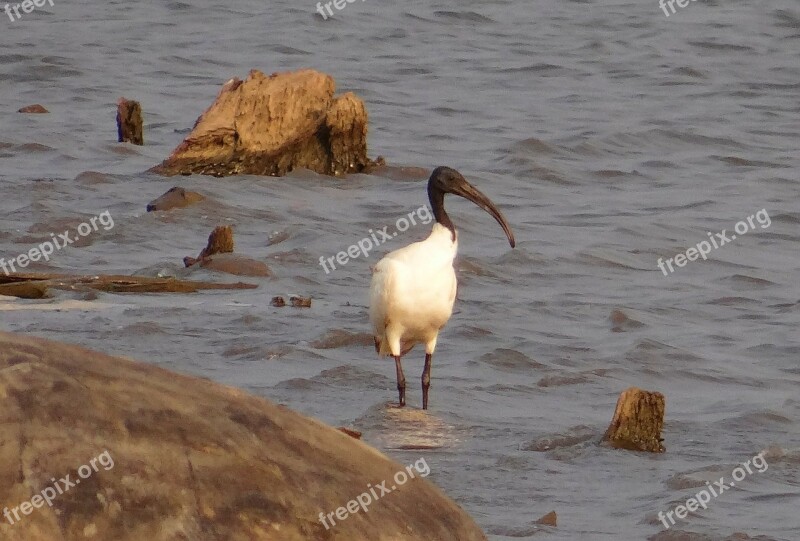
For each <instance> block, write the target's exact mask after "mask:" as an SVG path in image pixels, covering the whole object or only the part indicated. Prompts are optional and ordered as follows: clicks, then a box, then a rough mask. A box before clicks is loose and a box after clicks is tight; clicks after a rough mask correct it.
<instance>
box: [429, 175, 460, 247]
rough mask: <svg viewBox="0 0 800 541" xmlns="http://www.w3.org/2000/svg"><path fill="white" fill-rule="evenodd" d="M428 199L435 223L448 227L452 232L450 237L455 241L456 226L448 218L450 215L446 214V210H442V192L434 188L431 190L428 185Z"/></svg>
mask: <svg viewBox="0 0 800 541" xmlns="http://www.w3.org/2000/svg"><path fill="white" fill-rule="evenodd" d="M428 200H429V201H430V203H431V210H433V217H434V218H435V219H436V223H438V224H441V225H442V226H444V227H446V228H447V229H449V230H450V232H451V234H452V239H453V241H455V240H456V226H454V225H453V221H452V220H451V219H450V216H448V215H447V211H446V210H444V192H441V191H439V190H435V189H433V190H432V189H431V188H430V186H429V187H428Z"/></svg>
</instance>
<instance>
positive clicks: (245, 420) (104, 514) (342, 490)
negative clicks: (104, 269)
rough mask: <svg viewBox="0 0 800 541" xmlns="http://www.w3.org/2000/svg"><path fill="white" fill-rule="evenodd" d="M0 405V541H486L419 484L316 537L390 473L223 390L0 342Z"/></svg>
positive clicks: (335, 439) (353, 446)
mask: <svg viewBox="0 0 800 541" xmlns="http://www.w3.org/2000/svg"><path fill="white" fill-rule="evenodd" d="M0 396H2V397H3V407H2V408H0V501H2V502H3V504H2V505H7V506H8V507H9V511H10V512H11V513H12V520H13V510H14V509H15V508H17V509H18V510H17V514H18V515H19V517H20V519H19V520H15V521H14V523H13V524H11V523H9V522H8V520H6V519H0V539H14V540H15V541H41V540H43V539H63V540H67V541H73V540H75V541H77V540H79V539H80V540H83V539H102V540H111V539H113V540H115V541H141V540H142V539H147V540H148V541H161V540H165V541H166V540H177V539H184V540H205V539H227V540H263V541H310V540H313V541H334V540H340V539H341V540H344V539H346V540H347V541H390V540H391V541H394V540H400V539H402V540H404V541H423V540H424V541H431V540H436V541H486V537H485V536H484V535H483V533H482V532H481V531H480V529H479V528H478V527H477V526H476V525H475V523H474V522H473V520H472V519H471V518H470V517H469V516H467V515H466V514H465V513H464V511H463V510H461V509H460V508H459V507H458V506H457V505H456V504H455V503H453V502H452V501H451V500H449V499H448V498H447V497H445V496H444V495H443V494H442V492H441V491H440V490H439V489H437V488H436V487H435V486H433V485H432V484H431V483H429V482H428V481H427V480H425V479H423V478H422V477H421V476H419V475H418V476H416V478H414V479H410V480H408V481H407V482H406V483H404V484H402V485H401V486H398V487H397V488H396V490H391V491H390V493H386V494H383V496H382V497H380V498H379V499H377V500H376V501H373V502H372V503H371V504H370V505H369V507H368V508H367V509H368V512H363V511H360V510H359V511H355V512H349V513H348V515H349V516H347V517H346V519H344V520H341V519H336V525H335V526H329V528H326V526H325V525H323V524H322V523H321V522H320V520H319V516H320V513H325V514H328V513H330V512H335V511H336V510H337V509H338V508H340V507H344V506H348V502H350V501H351V500H352V501H355V499H356V498H357V497H358V496H359V495H360V494H362V495H363V494H364V493H366V492H368V489H367V486H368V484H371V485H372V486H373V487H376V486H378V485H379V484H381V483H382V482H383V481H384V480H386V481H387V483H386V484H387V486H392V485H393V483H394V479H395V474H396V473H397V472H399V471H405V468H404V466H402V465H400V464H398V463H395V462H393V461H391V460H389V459H388V458H386V457H385V456H384V455H382V454H381V453H379V452H378V451H377V450H375V449H373V448H371V447H369V446H367V445H365V444H363V443H361V442H360V441H357V440H355V439H354V438H352V437H350V436H348V435H346V434H343V433H342V432H340V431H339V430H337V429H335V428H333V427H329V426H326V425H324V424H322V423H320V422H319V421H315V420H313V419H309V418H307V417H303V416H301V415H299V414H297V413H294V412H292V411H290V410H288V409H286V408H285V407H282V406H278V405H276V404H273V403H271V402H269V401H267V400H264V399H261V398H257V397H254V396H250V395H248V394H247V393H245V392H243V391H240V390H238V389H234V388H230V387H225V386H222V385H219V384H216V383H212V382H210V381H207V380H203V379H199V378H193V377H188V376H183V375H179V374H175V373H172V372H168V371H166V370H163V369H160V368H157V367H155V366H150V365H146V364H141V363H137V362H133V361H130V360H127V359H122V358H116V357H110V356H108V355H104V354H101V353H96V352H93V351H89V350H86V349H83V348H80V347H76V346H71V345H66V344H61V343H58V342H52V341H48V340H43V339H38V338H29V337H23V336H20V335H14V334H9V333H2V332H0ZM92 461H94V462H92ZM90 465H92V466H91V467H92V468H94V469H91V468H90ZM84 466H85V467H84ZM86 468H90V470H87V469H86ZM67 475H69V476H70V477H69V479H67V482H69V483H73V486H70V487H68V488H67V489H66V490H64V491H63V493H56V492H55V490H53V494H54V495H53V496H52V497H50V498H49V502H45V503H49V504H51V505H45V504H44V503H43V501H42V498H41V497H40V494H42V493H43V492H44V491H45V490H46V489H48V488H51V487H53V486H54V485H55V483H58V484H59V487H63V485H64V483H62V481H61V479H66V477H65V476H67ZM65 488H66V487H65ZM47 494H48V495H50V492H47ZM26 503H27V505H23V504H26ZM37 504H39V505H37ZM25 511H27V512H25ZM328 524H329V525H330V521H329V522H328Z"/></svg>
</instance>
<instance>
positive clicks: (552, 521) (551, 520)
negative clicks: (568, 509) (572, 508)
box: [536, 511, 558, 526]
mask: <svg viewBox="0 0 800 541" xmlns="http://www.w3.org/2000/svg"><path fill="white" fill-rule="evenodd" d="M557 520H558V516H557V515H556V512H555V511H550V512H549V513H547V514H546V515H545V516H543V517H542V518H540V519H539V520H537V521H536V524H542V525H544V526H557V524H556V522H557Z"/></svg>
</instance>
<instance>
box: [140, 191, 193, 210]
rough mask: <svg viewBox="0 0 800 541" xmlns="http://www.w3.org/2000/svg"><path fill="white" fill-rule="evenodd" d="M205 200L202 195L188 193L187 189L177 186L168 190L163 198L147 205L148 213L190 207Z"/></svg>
mask: <svg viewBox="0 0 800 541" xmlns="http://www.w3.org/2000/svg"><path fill="white" fill-rule="evenodd" d="M203 200H205V197H203V196H202V195H201V194H199V193H197V192H190V191H187V190H186V188H181V187H180V186H175V187H173V188H170V189H169V190H167V191H166V192H165V193H164V195H162V196H161V197H158V198H156V199H153V200H152V201H150V203H148V204H147V212H153V211H154V210H172V209H175V208H183V207H188V206H189V205H192V204H194V203H199V202H200V201H203Z"/></svg>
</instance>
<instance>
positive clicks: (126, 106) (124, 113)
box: [117, 98, 144, 145]
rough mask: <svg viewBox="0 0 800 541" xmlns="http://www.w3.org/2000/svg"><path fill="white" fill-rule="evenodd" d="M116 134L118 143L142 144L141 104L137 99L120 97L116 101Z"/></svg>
mask: <svg viewBox="0 0 800 541" xmlns="http://www.w3.org/2000/svg"><path fill="white" fill-rule="evenodd" d="M117 135H118V138H117V139H118V141H119V142H120V143H131V144H134V145H144V135H142V106H141V105H139V102H138V101H133V100H126V99H125V98H120V99H119V101H118V102H117Z"/></svg>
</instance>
